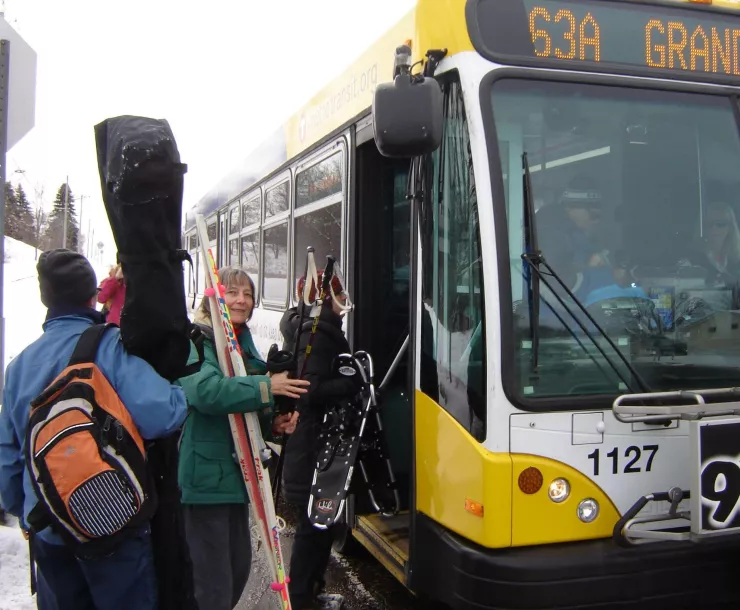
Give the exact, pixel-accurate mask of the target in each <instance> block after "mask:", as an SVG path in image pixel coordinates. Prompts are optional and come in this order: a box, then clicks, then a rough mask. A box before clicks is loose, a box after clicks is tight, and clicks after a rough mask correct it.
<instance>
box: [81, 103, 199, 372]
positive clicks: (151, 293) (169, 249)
mask: <svg viewBox="0 0 740 610" xmlns="http://www.w3.org/2000/svg"><path fill="white" fill-rule="evenodd" d="M95 140H96V142H97V153H98V170H99V172H100V184H101V188H102V192H103V202H104V203H105V209H106V212H107V213H108V220H109V221H110V225H111V229H112V231H113V237H114V239H115V240H116V246H117V248H118V258H119V260H120V262H121V266H122V268H123V275H124V278H125V282H126V300H125V302H124V306H123V314H122V316H121V340H122V341H123V345H124V347H125V348H126V350H127V351H128V352H129V353H131V354H135V355H136V356H139V357H141V358H143V359H144V360H146V361H147V362H149V364H151V365H152V366H153V367H154V369H155V370H156V371H157V372H158V373H159V374H160V375H161V376H162V377H164V378H166V379H169V380H171V381H172V380H175V379H177V378H178V377H181V376H183V374H184V373H185V370H186V363H187V360H188V356H189V354H190V338H191V337H190V333H191V329H192V324H191V322H190V320H189V319H188V315H187V307H186V301H185V281H184V275H183V262H184V261H189V260H190V257H189V256H188V254H187V252H186V251H184V250H182V243H181V238H182V195H183V175H184V174H185V172H186V171H187V166H186V165H185V164H183V163H181V162H180V153H179V151H178V149H177V144H176V142H175V137H174V135H173V133H172V130H171V129H170V126H169V123H168V122H167V121H165V120H159V119H150V118H145V117H136V116H120V117H116V118H111V119H106V120H105V121H103V122H102V123H99V124H98V125H96V126H95ZM191 264H192V263H191Z"/></svg>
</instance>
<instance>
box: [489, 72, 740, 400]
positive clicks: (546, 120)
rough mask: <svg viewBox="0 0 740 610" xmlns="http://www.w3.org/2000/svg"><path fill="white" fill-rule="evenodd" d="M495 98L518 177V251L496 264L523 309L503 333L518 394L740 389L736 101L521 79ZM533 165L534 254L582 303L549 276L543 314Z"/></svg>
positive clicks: (514, 198)
mask: <svg viewBox="0 0 740 610" xmlns="http://www.w3.org/2000/svg"><path fill="white" fill-rule="evenodd" d="M491 99H492V107H493V113H494V120H495V125H496V132H497V133H496V135H497V139H498V142H499V156H500V157H501V158H502V160H503V159H504V158H505V160H506V163H505V164H504V166H503V167H502V170H503V172H504V173H506V174H511V175H510V176H508V179H507V180H505V182H504V183H505V187H506V189H505V192H504V201H505V204H506V221H507V222H508V236H509V251H508V252H500V253H499V256H501V257H503V258H504V259H505V260H506V259H508V260H509V268H510V273H511V291H512V303H503V302H502V307H509V308H511V309H510V310H509V311H510V312H512V314H513V315H512V318H513V328H514V330H513V331H512V330H511V328H512V325H505V326H506V328H505V332H513V333H514V340H513V341H512V342H511V344H512V345H513V346H514V349H515V352H514V353H513V354H510V355H505V356H504V360H505V362H506V363H513V365H512V366H511V370H509V371H508V372H506V371H505V379H506V381H505V382H506V383H507V384H510V386H509V387H511V389H512V392H513V393H514V394H515V395H519V396H520V397H522V398H525V399H526V400H536V399H538V398H540V397H556V396H569V397H573V396H576V395H579V394H581V395H598V394H601V395H608V394H617V393H622V392H624V391H641V389H642V388H641V387H640V386H641V385H644V386H647V387H648V388H650V389H651V390H655V391H669V390H678V389H687V388H691V389H704V388H711V387H728V386H734V385H737V383H738V381H740V373H739V371H740V368H739V367H738V365H740V356H739V355H738V352H737V350H736V349H735V347H734V345H736V344H737V341H738V339H740V334H739V332H740V325H739V324H738V321H737V320H738V315H739V314H738V312H739V311H740V299H739V295H740V289H739V288H740V232H739V231H738V226H737V216H736V214H737V212H738V211H740V199H739V198H738V192H739V191H738V185H737V167H738V166H739V165H740V138H739V137H738V125H737V122H736V111H735V109H733V102H732V100H731V99H729V98H727V97H722V96H718V95H706V94H704V95H701V94H695V93H685V92H678V91H668V90H660V91H659V90H647V89H630V88H627V87H607V86H600V85H585V84H575V83H555V82H545V81H539V82H535V81H524V80H518V79H501V80H499V81H497V82H496V83H495V84H494V86H493V90H492V98H491ZM524 152H526V153H527V162H528V166H529V172H530V176H531V186H532V191H531V198H532V199H531V203H532V204H533V206H534V208H535V209H536V212H535V216H534V217H535V226H536V228H537V241H538V243H537V246H538V248H539V250H540V251H541V252H542V254H543V256H544V259H545V261H547V263H548V264H549V265H550V266H551V267H552V269H553V271H555V273H556V274H557V275H558V276H559V277H560V278H561V279H562V281H563V283H564V284H565V286H567V288H568V291H569V292H570V293H571V294H567V291H566V290H564V289H562V287H561V286H560V285H559V284H558V283H557V282H556V281H555V280H554V278H552V276H549V275H548V276H545V277H544V279H545V281H546V282H547V283H549V284H550V287H547V286H546V285H545V284H544V283H542V282H540V284H539V286H540V312H539V315H537V314H536V313H535V311H536V308H531V307H529V301H530V300H531V298H532V297H531V293H530V290H529V285H530V283H529V278H528V276H527V269H525V268H524V266H523V265H524V263H523V261H522V258H521V255H522V252H524V251H525V248H527V244H528V241H527V240H528V239H530V236H528V235H527V234H525V232H524V228H523V222H522V221H523V210H524V199H523V193H524V190H523V187H522V179H521V173H522V169H521V168H522V164H523V157H522V153H524ZM508 168H510V171H508ZM495 199H496V195H495V194H494V200H495ZM499 200H500V198H499ZM497 221H498V219H497ZM557 297H560V298H561V299H563V303H561V302H560V301H559V300H558V298H557ZM579 303H580V305H581V306H583V307H584V308H585V309H586V310H587V312H588V313H589V315H590V316H591V317H592V318H593V320H591V319H588V318H587V317H586V315H585V314H584V313H583V312H582V310H581V308H580V307H579ZM576 320H578V321H579V322H581V323H582V324H584V327H585V330H583V328H582V327H581V326H580V325H579V323H578V322H577V321H576ZM594 321H595V322H596V324H594V323H593V322H594ZM533 329H534V330H536V331H537V332H536V333H533ZM605 334H606V335H607V336H608V337H609V338H610V339H611V341H612V342H613V344H614V346H616V349H619V350H620V352H621V354H622V356H624V358H625V360H626V361H627V362H628V363H629V366H630V367H631V369H632V370H629V369H628V366H627V365H625V364H624V362H623V361H622V360H621V358H620V357H619V355H618V354H617V353H616V351H615V347H614V346H612V345H611V344H609V343H608V341H607V340H606V338H605V336H604V335H605ZM535 337H536V338H537V341H536V342H535V341H534V338H535ZM505 344H506V343H505ZM535 345H536V348H537V365H536V366H534V363H535V359H534V348H535ZM506 366H508V364H507V365H505V367H506ZM679 367H680V372H679V370H678V369H679ZM615 369H616V371H615ZM634 373H637V375H635V374H634ZM638 377H639V378H640V380H641V381H639V382H638V379H637V378H638ZM563 406H564V407H571V406H572V404H571V403H570V402H564V403H563Z"/></svg>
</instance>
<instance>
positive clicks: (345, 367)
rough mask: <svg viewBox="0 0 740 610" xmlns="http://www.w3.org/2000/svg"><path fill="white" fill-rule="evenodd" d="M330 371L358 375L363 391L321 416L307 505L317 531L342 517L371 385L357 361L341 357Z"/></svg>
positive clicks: (368, 402) (358, 447) (353, 358)
mask: <svg viewBox="0 0 740 610" xmlns="http://www.w3.org/2000/svg"><path fill="white" fill-rule="evenodd" d="M333 368H334V371H335V372H336V373H337V374H340V375H345V376H354V375H358V376H359V377H360V379H361V380H362V391H361V392H360V393H359V394H357V395H356V396H355V397H353V398H352V399H348V400H342V401H339V402H338V403H336V404H334V405H333V406H332V407H331V408H329V410H328V411H327V413H326V415H325V416H324V422H323V424H322V431H321V434H320V436H319V441H320V446H321V450H320V451H319V455H318V459H317V462H316V468H315V470H314V475H313V482H312V485H311V497H310V500H309V506H308V516H309V519H310V520H311V523H312V524H313V525H314V527H317V528H319V529H326V528H328V527H329V526H330V525H332V524H333V523H335V522H336V520H337V518H338V516H340V515H341V514H342V509H343V507H344V501H345V498H346V496H347V490H348V489H349V484H350V482H351V480H352V471H353V470H354V465H355V462H356V460H357V454H358V452H359V449H360V441H361V438H362V433H363V431H364V428H365V422H366V421H367V414H368V410H369V408H370V392H369V387H370V383H369V380H368V379H367V376H366V374H365V369H364V368H363V366H362V365H361V364H360V363H359V362H358V361H357V359H356V358H355V357H354V356H352V355H351V354H340V355H339V356H337V357H336V358H335V360H334V365H333Z"/></svg>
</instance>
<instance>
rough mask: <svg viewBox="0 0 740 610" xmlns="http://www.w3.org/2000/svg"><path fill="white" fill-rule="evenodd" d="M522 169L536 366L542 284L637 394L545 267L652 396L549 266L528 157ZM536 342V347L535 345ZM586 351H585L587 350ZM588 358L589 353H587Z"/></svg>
mask: <svg viewBox="0 0 740 610" xmlns="http://www.w3.org/2000/svg"><path fill="white" fill-rule="evenodd" d="M522 169H523V174H524V177H523V179H524V243H525V246H524V252H523V253H522V260H524V262H525V263H527V265H528V267H529V269H531V271H532V272H533V273H534V276H535V277H534V278H532V276H531V274H529V278H528V279H529V296H530V299H535V298H536V303H532V302H531V301H530V304H529V322H530V326H532V328H531V337H532V341H533V344H532V356H533V364H534V366H536V365H537V361H538V348H539V300H540V299H539V295H540V290H539V282H542V283H543V284H544V285H545V287H546V288H547V289H548V290H549V291H550V292H551V293H552V295H553V296H554V297H555V298H556V299H557V300H558V303H560V306H561V307H562V308H563V309H564V310H565V311H566V313H568V315H570V316H571V317H572V318H573V320H574V321H575V323H576V324H578V326H579V327H580V328H581V330H582V331H583V333H584V334H585V335H586V337H587V338H588V339H590V340H591V343H593V344H594V347H596V349H597V350H598V351H599V353H600V354H601V355H602V356H603V357H604V360H605V361H606V363H607V364H608V365H609V366H610V367H611V369H612V370H613V371H614V372H615V373H616V375H617V377H619V379H620V380H621V381H622V383H624V385H625V387H626V388H627V390H628V391H629V392H630V393H631V394H632V393H634V390H633V389H632V386H631V384H630V383H629V382H628V381H627V379H626V378H625V376H624V375H623V374H622V372H621V371H620V370H619V367H618V366H617V365H616V364H615V363H614V361H613V360H612V359H611V358H610V357H609V356H607V354H606V352H605V351H604V349H603V348H602V347H601V345H599V342H598V341H597V340H596V338H595V337H594V336H593V334H591V332H590V331H589V330H588V329H587V328H586V326H585V325H584V324H583V322H581V320H579V319H578V316H576V315H575V314H574V313H573V310H572V309H571V308H570V307H569V306H568V305H567V304H566V303H565V301H564V300H563V298H562V297H561V296H560V295H559V294H558V293H557V292H556V291H555V290H553V288H552V286H551V285H550V284H549V282H548V281H547V280H546V279H545V277H544V275H545V274H543V273H542V271H540V266H543V267H544V268H545V269H546V271H547V275H549V276H550V277H552V278H554V279H555V280H556V281H557V283H558V284H560V287H561V288H562V289H563V290H564V291H565V293H566V294H567V295H568V297H570V298H571V299H572V300H573V302H574V303H575V304H576V305H577V306H578V308H579V309H580V310H581V311H582V312H583V314H584V315H585V316H586V317H587V318H588V320H589V322H591V324H593V325H594V328H596V330H597V331H599V334H600V335H601V336H602V337H604V339H605V340H606V342H607V343H608V344H609V345H610V346H611V348H612V349H613V350H614V351H615V352H616V353H617V356H619V358H620V360H621V361H622V363H623V364H624V366H625V367H626V368H627V370H628V371H629V372H630V374H631V375H632V377H633V379H635V381H636V382H637V384H638V385H639V386H640V391H641V392H642V393H648V392H650V391H651V390H650V387H649V386H648V385H647V383H646V382H645V380H644V379H643V378H642V377H641V376H640V374H639V373H638V372H637V371H636V370H635V367H633V366H632V365H631V364H630V362H629V361H628V360H627V358H625V356H624V354H623V353H622V352H621V350H620V349H619V348H618V347H617V346H616V344H615V343H614V341H612V339H611V337H610V336H609V335H608V334H607V333H606V331H604V329H603V328H601V326H599V324H598V323H597V322H596V320H594V318H593V316H592V315H591V314H590V313H588V311H587V310H586V308H585V307H584V305H583V304H582V303H581V302H580V300H579V299H578V298H577V297H576V296H575V295H574V294H573V292H572V291H571V290H570V288H568V286H566V285H565V282H563V280H562V279H561V277H560V276H559V275H558V274H557V273H556V272H555V271H554V270H553V268H552V267H550V265H549V264H548V262H547V261H546V260H545V257H544V255H543V254H542V252H541V251H540V250H539V248H538V247H537V246H538V245H537V231H536V229H535V218H534V198H533V197H532V180H531V176H530V173H529V161H528V160H527V153H526V152H525V153H522ZM550 309H552V311H553V313H555V316H556V317H557V318H558V320H559V321H560V322H561V323H562V324H563V326H565V328H566V329H567V330H568V331H569V332H570V333H571V334H572V335H573V336H575V333H573V331H572V330H571V329H570V328H569V327H568V325H567V324H565V323H564V320H563V319H562V318H561V317H560V316H559V315H558V314H557V313H556V312H555V310H554V309H553V308H552V307H551V306H550ZM535 340H536V343H535ZM578 343H579V345H581V347H585V346H583V344H581V342H580V341H578ZM584 351H585V349H584ZM586 353H587V354H588V352H587V351H586Z"/></svg>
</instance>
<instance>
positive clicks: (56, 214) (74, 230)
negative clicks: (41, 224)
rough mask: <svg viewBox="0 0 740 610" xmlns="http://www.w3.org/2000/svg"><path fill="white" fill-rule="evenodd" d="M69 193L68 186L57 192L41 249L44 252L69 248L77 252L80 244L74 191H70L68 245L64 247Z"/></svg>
mask: <svg viewBox="0 0 740 610" xmlns="http://www.w3.org/2000/svg"><path fill="white" fill-rule="evenodd" d="M66 191H67V185H66V184H62V185H61V186H60V187H59V190H58V191H57V196H56V198H55V199H54V204H53V206H52V209H51V214H49V218H48V221H47V225H46V228H45V230H44V236H43V238H42V243H41V247H42V249H44V250H49V249H51V248H62V247H64V248H69V249H70V250H74V251H75V252H76V251H77V244H78V242H79V227H78V226H77V214H76V213H75V206H74V201H75V199H74V195H72V189H69V194H68V197H69V198H68V200H67V243H66V244H64V245H62V241H63V235H64V196H65V192H66Z"/></svg>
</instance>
